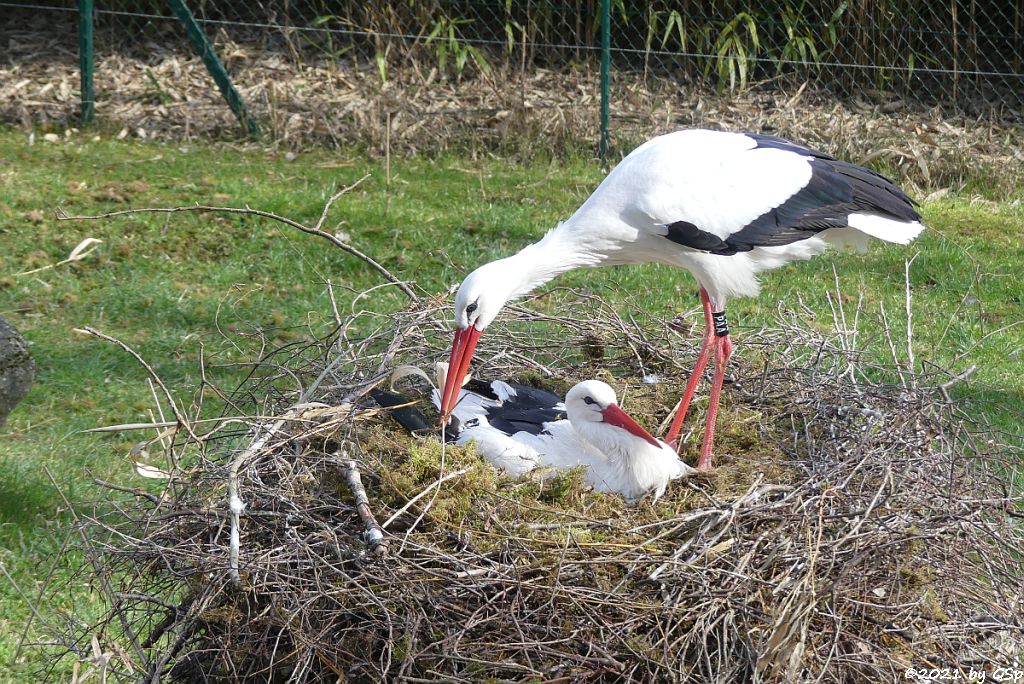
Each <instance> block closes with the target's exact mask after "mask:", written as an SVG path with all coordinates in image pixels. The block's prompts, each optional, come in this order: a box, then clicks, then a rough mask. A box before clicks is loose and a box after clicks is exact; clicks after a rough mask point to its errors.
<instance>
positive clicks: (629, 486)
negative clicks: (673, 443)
mask: <svg viewBox="0 0 1024 684" xmlns="http://www.w3.org/2000/svg"><path fill="white" fill-rule="evenodd" d="M573 427H574V428H575V429H576V433H577V434H578V435H579V436H580V438H581V439H582V440H584V441H586V442H588V443H589V444H591V445H593V446H594V447H595V448H596V449H597V450H599V451H600V452H601V453H603V454H605V456H606V457H607V459H608V462H607V467H608V474H607V475H606V476H608V477H611V478H612V479H614V481H615V482H617V483H618V486H617V489H618V491H620V492H621V493H622V494H623V495H625V496H626V498H627V499H635V498H639V497H640V496H642V495H643V494H644V493H645V492H648V491H652V490H653V491H655V492H656V496H660V495H661V492H662V491H664V489H665V485H666V484H667V483H668V481H669V480H671V479H673V478H675V477H678V476H679V475H680V474H681V471H682V470H683V469H684V468H685V466H684V465H683V464H682V463H681V462H680V461H679V459H678V458H677V457H676V455H675V453H673V452H672V450H671V449H670V448H668V447H667V446H663V447H660V448H659V447H655V446H653V445H651V444H649V443H648V442H647V441H646V440H643V439H640V438H638V437H635V436H634V435H630V434H629V433H627V432H626V431H625V430H622V429H620V428H617V427H612V426H609V425H606V424H604V423H592V422H580V423H579V424H576V423H573Z"/></svg>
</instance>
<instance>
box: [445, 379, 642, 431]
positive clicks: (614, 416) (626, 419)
mask: <svg viewBox="0 0 1024 684" xmlns="http://www.w3.org/2000/svg"><path fill="white" fill-rule="evenodd" d="M450 377H451V376H449V378H450ZM601 415H602V416H603V417H604V422H606V423H608V424H609V425H614V426H616V427H620V428H622V429H623V430H625V431H626V432H628V433H630V434H631V435H636V436H637V437H639V438H640V439H642V440H644V441H646V442H648V443H650V444H651V445H653V446H656V447H661V442H659V441H658V440H656V439H655V438H654V435H652V434H651V433H650V432H648V431H647V430H645V429H644V427H643V426H642V425H641V424H640V423H638V422H636V421H635V420H633V418H632V417H630V415H629V414H628V413H626V412H625V411H623V410H622V409H620V408H619V406H618V404H608V406H607V407H605V409H604V411H602V412H601Z"/></svg>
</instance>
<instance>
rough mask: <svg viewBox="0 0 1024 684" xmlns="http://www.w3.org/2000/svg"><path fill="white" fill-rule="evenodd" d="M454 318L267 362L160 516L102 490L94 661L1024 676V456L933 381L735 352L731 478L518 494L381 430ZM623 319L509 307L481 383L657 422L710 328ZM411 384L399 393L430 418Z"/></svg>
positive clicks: (175, 454)
mask: <svg viewBox="0 0 1024 684" xmlns="http://www.w3.org/2000/svg"><path fill="white" fill-rule="evenodd" d="M553 300H556V301H553ZM449 306H450V305H449V304H447V303H443V302H436V301H435V302H429V303H427V302H419V303H417V304H414V305H412V306H411V307H410V308H408V309H407V310H405V311H402V312H400V313H398V314H388V315H383V314H375V313H368V312H361V313H358V314H356V315H353V316H351V317H350V318H348V319H344V320H339V322H340V327H339V330H338V331H337V333H336V334H335V335H333V336H331V337H330V338H328V339H324V340H321V341H319V342H317V343H315V344H311V345H309V346H305V347H292V348H289V349H286V350H282V351H281V352H280V353H278V354H276V355H271V356H269V357H268V358H266V359H265V360H264V361H263V363H262V364H261V365H260V366H259V368H258V370H257V372H256V373H254V374H253V376H252V378H251V379H250V381H249V382H248V383H247V384H246V386H245V387H244V388H243V390H242V391H241V392H238V393H236V394H235V395H234V398H233V401H234V405H235V409H233V410H237V409H238V408H239V407H241V406H242V405H243V403H244V402H245V401H246V397H248V398H249V401H250V404H249V406H250V410H251V411H252V412H253V413H254V414H257V417H253V418H251V419H247V420H246V427H245V429H244V430H237V428H238V427H239V425H238V423H237V422H236V423H231V422H229V421H225V422H224V424H223V425H221V426H220V430H219V432H217V433H215V435H214V436H211V437H204V436H203V435H202V434H196V435H195V436H193V435H191V434H190V431H188V430H184V429H179V430H177V433H176V436H175V438H174V442H173V444H171V445H170V446H169V449H168V450H167V454H166V455H167V458H168V462H169V463H171V464H173V465H172V466H170V467H169V469H170V470H171V476H172V477H171V479H169V480H168V481H167V486H166V489H165V491H163V493H162V494H160V495H154V494H152V493H143V492H141V491H136V492H135V493H134V495H129V496H125V495H124V494H123V489H122V493H119V492H112V494H111V502H108V505H107V506H106V507H105V508H104V509H103V510H106V511H107V512H106V513H102V514H99V513H98V514H96V515H95V516H93V517H92V518H91V519H88V520H85V521H83V524H85V525H86V527H87V530H88V535H87V539H88V543H87V544H86V551H87V553H88V554H89V555H90V557H91V558H92V559H93V560H94V564H95V567H96V569H97V570H98V572H99V576H100V577H102V578H106V580H105V581H108V582H109V583H110V584H111V589H110V590H109V591H110V593H109V596H111V597H116V600H115V601H113V603H112V604H111V605H110V606H109V607H108V610H107V612H106V613H105V614H104V615H103V617H102V619H101V620H100V621H98V622H94V623H92V624H91V625H90V627H88V628H87V629H85V630H82V631H81V632H79V635H78V638H79V641H78V642H77V643H78V644H82V646H81V648H82V650H85V651H90V652H92V651H95V649H96V642H98V643H99V644H101V645H103V648H104V649H107V651H108V652H109V653H112V654H114V655H113V656H112V659H110V660H109V662H108V667H109V668H110V672H116V673H118V674H120V675H121V677H122V678H123V679H126V680H127V679H131V680H136V679H137V678H138V677H139V673H140V672H142V673H144V678H145V679H146V680H147V681H156V680H157V679H160V680H164V681H166V680H177V681H210V682H221V681H245V682H253V681H296V682H305V681H316V682H318V681H331V682H334V681H383V680H386V679H387V680H391V679H404V680H407V681H424V680H437V679H444V680H447V681H467V682H468V681H479V680H482V679H488V678H490V679H492V680H498V681H509V680H515V681H522V680H527V681H542V680H544V681H546V680H559V681H580V680H588V681H589V680H593V679H597V678H602V677H615V678H621V679H625V680H636V681H652V680H656V679H658V680H672V681H694V682H698V681H699V682H739V681H809V680H811V679H814V680H815V681H834V682H850V681H893V680H894V679H897V678H900V679H901V678H902V677H903V672H904V669H905V668H907V667H922V668H924V667H950V666H953V665H958V666H959V667H964V668H966V667H968V666H973V667H977V668H990V667H995V666H1006V665H1007V664H1009V663H1012V662H1015V661H1018V662H1019V658H1021V655H1022V652H1024V648H1022V642H1024V638H1022V633H1021V626H1020V625H1021V623H1020V611H1021V605H1020V604H1021V598H1020V597H1021V596H1022V595H1024V580H1022V577H1024V572H1022V570H1024V568H1022V567H1021V565H1022V559H1021V555H1020V549H1021V548H1022V547H1024V544H1022V541H1024V539H1022V538H1024V531H1022V530H1021V527H1020V520H1019V518H1020V511H1021V506H1020V499H1019V498H1018V497H1016V496H1015V495H1014V494H1013V493H1012V492H1011V491H1010V485H1009V484H1008V482H1010V480H1009V479H1008V478H1009V475H1008V474H1007V471H1008V470H1010V465H1009V464H1010V463H1012V462H1013V459H1018V458H1019V454H1016V455H1011V453H1010V449H1009V447H1005V446H1001V445H1000V444H999V443H998V442H997V441H994V440H992V439H990V438H989V437H987V436H985V435H981V436H979V434H978V433H977V431H976V429H975V427H972V426H970V425H968V424H966V423H965V422H964V416H963V415H962V414H960V413H958V411H957V410H956V408H955V406H954V405H952V404H951V403H949V402H944V401H940V400H939V399H937V395H936V393H935V392H933V391H931V390H926V389H923V388H925V387H926V386H928V382H929V378H926V377H922V376H914V375H912V374H910V373H909V372H908V371H907V370H906V368H905V367H903V368H901V367H899V364H896V363H889V364H888V365H883V364H881V363H878V362H877V359H875V360H874V361H873V360H872V358H871V357H868V356H866V355H865V354H863V353H860V352H857V351H855V350H853V349H851V344H850V342H851V340H852V339H853V333H852V332H851V331H850V330H847V329H845V326H844V321H843V319H842V318H841V317H840V316H838V315H837V316H836V320H835V321H832V320H827V321H815V320H812V317H811V315H810V314H809V312H801V313H794V312H791V311H782V312H780V317H779V320H780V323H779V324H778V327H776V328H773V329H766V330H760V331H741V333H740V334H739V335H738V336H737V342H738V344H739V353H738V354H737V355H736V356H735V357H734V364H733V366H732V367H731V370H732V372H733V375H732V376H731V382H730V384H729V385H727V389H726V392H725V394H724V408H723V414H722V417H721V419H720V434H719V440H718V443H717V453H716V465H717V468H716V471H715V472H714V473H713V474H712V475H710V476H707V477H703V478H698V479H693V480H691V481H688V482H686V481H682V482H681V481H676V482H674V483H672V485H671V486H670V488H669V491H668V493H667V494H666V495H665V497H664V498H662V499H661V500H659V501H658V502H657V503H656V504H653V505H652V504H651V503H650V502H649V501H643V502H641V504H640V505H638V506H636V507H629V506H627V505H626V504H625V502H624V501H623V500H622V499H621V498H619V497H617V496H612V495H605V494H600V493H596V492H592V491H588V490H587V489H586V487H585V485H584V484H583V481H582V478H581V477H580V473H578V472H570V473H535V474H533V475H532V476H530V477H527V478H524V479H521V480H514V479H510V478H508V477H506V476H504V475H502V474H501V473H499V472H497V471H495V470H494V469H493V468H492V467H490V466H489V465H488V464H486V463H485V462H484V461H483V460H482V459H481V458H480V457H479V456H477V455H476V454H474V453H473V451H472V450H471V449H462V448H457V447H452V446H448V447H446V448H445V447H442V446H441V443H440V441H439V440H438V439H437V438H436V437H415V438H414V437H410V436H408V435H406V434H405V433H403V432H401V430H400V429H399V428H397V427H396V426H395V425H394V424H393V423H392V422H391V420H390V419H389V417H388V416H387V415H386V414H384V413H383V412H381V411H380V410H377V409H375V408H374V405H373V402H372V401H370V400H369V398H368V396H367V391H368V389H369V388H370V387H371V386H372V385H374V384H379V383H382V382H385V383H386V377H387V376H388V374H389V373H390V372H391V370H392V369H393V368H395V367H396V366H397V365H399V364H414V365H418V366H421V367H425V368H429V366H430V364H432V363H433V362H434V361H435V360H438V359H441V358H444V357H445V353H446V345H447V344H448V342H449V339H450V326H449V324H448V322H447V320H446V319H447V315H448V310H449V309H448V307H449ZM549 308H550V310H552V311H562V312H565V311H578V312H579V313H577V314H575V317H574V318H562V317H555V316H553V315H551V314H549V313H547V311H548V310H549ZM628 310H632V309H631V308H630V307H629V305H628V303H627V304H626V305H622V306H617V307H613V306H611V305H610V304H608V303H607V302H605V301H603V300H601V299H599V298H596V297H593V296H590V295H585V294H581V293H578V292H572V291H566V290H556V291H555V292H553V293H549V294H548V295H545V296H544V297H542V298H538V299H535V300H532V301H531V302H528V303H527V304H525V305H523V306H521V307H512V308H510V309H509V310H508V313H507V314H506V316H505V317H504V318H503V319H502V320H500V321H499V322H498V323H496V324H495V325H494V326H493V327H492V329H491V330H489V331H488V333H487V334H486V335H484V337H483V338H482V341H481V347H480V349H479V351H478V359H479V361H478V364H477V365H476V367H475V369H474V372H475V373H476V374H477V375H479V376H482V377H505V378H508V377H515V378H519V379H520V380H524V381H527V382H539V383H542V384H544V385H545V386H547V387H549V388H554V389H556V390H558V391H563V390H564V389H565V388H566V387H568V386H569V385H570V384H571V383H572V382H574V381H576V380H577V379H580V378H585V377H594V376H601V377H604V378H605V379H609V380H610V381H611V382H612V384H613V385H614V386H615V387H616V389H617V390H618V392H619V396H620V399H621V401H622V403H623V405H624V407H625V408H626V409H627V410H630V411H631V412H632V413H633V414H634V415H637V416H638V417H640V419H641V420H642V421H644V422H646V423H647V425H648V427H650V428H652V429H656V428H657V427H658V422H659V421H661V420H663V419H665V418H666V417H667V416H668V414H669V411H670V409H671V407H672V405H673V404H674V402H675V400H676V398H677V392H678V391H679V389H680V387H681V385H682V382H683V380H685V371H686V370H687V369H688V367H689V366H690V364H692V362H693V359H694V358H695V356H696V349H695V347H694V344H693V340H694V339H697V338H699V334H698V333H697V331H691V330H690V329H689V328H690V326H691V323H692V322H693V321H695V320H696V319H695V318H688V317H684V318H680V319H677V320H675V321H655V320H644V321H642V322H640V323H638V322H636V321H634V320H633V318H632V317H631V316H628V315H624V314H620V313H617V312H625V311H628ZM861 325H863V323H861ZM888 333H889V331H886V334H888ZM896 346H898V345H896ZM894 348H895V346H894ZM894 355H895V354H894ZM655 375H656V376H657V380H656V382H653V383H652V382H651V381H652V380H653V379H654V378H653V377H652V376H655ZM417 383H420V381H419V380H418V379H416V378H405V379H402V380H401V381H399V388H400V389H401V391H402V392H403V393H406V394H407V395H408V396H409V397H410V398H411V399H416V400H419V401H420V402H421V406H422V407H423V408H424V410H425V411H429V410H430V408H429V402H426V401H425V396H426V392H427V389H428V388H426V386H425V384H423V383H420V384H417ZM932 386H934V380H932ZM696 408H697V410H696V411H695V412H694V417H691V419H690V420H689V423H690V424H693V425H696V427H695V428H694V429H695V434H694V433H691V434H689V435H687V436H686V443H685V447H684V450H685V451H686V452H687V453H688V454H689V455H690V456H691V457H692V456H693V455H695V453H696V450H697V448H698V447H699V438H700V423H701V422H702V420H701V418H702V416H703V412H702V410H701V409H702V408H703V407H702V406H701V405H699V404H698V406H697V407H696ZM695 420H696V422H695V423H694V421H695ZM232 426H233V427H232ZM203 429H204V430H209V429H210V428H209V425H208V424H204V428H203ZM232 429H236V432H235V433H234V434H231V430H232ZM193 431H194V432H195V433H199V427H197V426H193ZM350 459H351V460H350ZM354 474H360V475H361V484H362V486H365V492H366V495H367V501H365V502H362V501H361V497H357V495H356V494H355V493H356V492H359V491H360V487H359V486H358V484H359V483H355V484H356V486H355V487H353V486H352V484H353V481H354V478H353V475H354ZM233 495H234V497H236V500H235V501H234V504H235V505H234V510H235V512H236V513H237V533H238V535H239V536H238V553H237V561H236V560H235V559H234V558H233V556H232V549H231V547H232V535H233V533H234V530H235V523H234V522H233V517H234V516H233V515H232V506H231V500H232V497H233ZM360 503H361V504H362V505H358V504H360ZM241 504H244V510H242V507H241ZM360 508H361V509H362V510H360ZM371 517H375V521H374V520H371ZM1015 518H1016V520H1015ZM368 522H369V525H368V524H367V523H368ZM377 523H380V524H381V525H382V526H383V527H384V536H383V539H380V538H379V536H378V535H369V536H368V535H367V530H368V529H370V530H377V529H379V528H378V527H375V526H376V525H377ZM90 638H92V639H93V640H94V641H93V646H92V647H91V649H90V647H88V646H87V643H88V641H87V640H88V639H90ZM108 645H109V646H108ZM101 650H102V649H101Z"/></svg>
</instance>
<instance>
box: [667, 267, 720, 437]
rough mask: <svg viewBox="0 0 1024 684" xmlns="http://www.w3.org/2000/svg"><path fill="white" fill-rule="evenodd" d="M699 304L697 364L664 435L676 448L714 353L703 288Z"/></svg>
mask: <svg viewBox="0 0 1024 684" xmlns="http://www.w3.org/2000/svg"><path fill="white" fill-rule="evenodd" d="M700 302H701V304H702V305H703V306H704V341H703V342H702V343H701V346H700V354H699V355H698V356H697V363H696V365H695V366H694V367H693V373H691V374H690V380H689V381H688V382H687V383H686V389H685V390H684V391H683V398H682V399H680V400H679V404H678V405H677V408H676V415H675V417H674V418H673V419H672V424H671V425H670V426H669V428H668V433H667V434H666V435H665V441H666V442H667V443H669V444H671V445H672V446H673V447H675V446H676V439H678V438H679V431H680V430H681V429H682V427H683V419H684V418H686V411H687V410H688V409H689V408H690V402H691V401H693V393H694V392H695V391H696V390H697V383H698V382H700V379H701V377H702V376H703V375H704V369H705V368H707V365H708V361H710V360H711V354H712V353H713V352H714V342H715V327H714V322H713V321H712V318H711V298H710V297H708V292H707V290H705V289H704V288H703V287H702V288H700Z"/></svg>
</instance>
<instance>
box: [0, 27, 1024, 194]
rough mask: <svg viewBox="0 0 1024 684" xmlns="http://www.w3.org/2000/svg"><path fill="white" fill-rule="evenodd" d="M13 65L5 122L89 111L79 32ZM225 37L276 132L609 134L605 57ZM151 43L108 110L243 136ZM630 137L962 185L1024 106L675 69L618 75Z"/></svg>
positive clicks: (123, 117) (117, 85)
mask: <svg viewBox="0 0 1024 684" xmlns="http://www.w3.org/2000/svg"><path fill="white" fill-rule="evenodd" d="M8 34H9V47H10V58H9V60H8V61H6V62H5V63H4V64H0V121H8V122H13V123H17V124H21V125H22V126H24V127H25V128H32V127H33V126H41V127H42V128H43V130H53V129H56V130H57V132H58V133H60V132H62V131H63V130H64V129H65V128H67V127H69V126H71V125H73V124H74V122H75V121H76V116H77V111H78V102H77V97H78V94H77V88H78V74H77V65H76V63H75V62H74V60H63V61H62V60H60V59H59V58H57V59H55V58H54V56H55V55H60V54H62V52H61V45H62V41H65V42H66V38H64V37H62V36H59V35H53V34H52V33H41V32H40V31H39V30H38V29H31V28H26V29H18V30H14V29H9V30H8ZM219 39H220V40H219V41H218V50H219V52H220V54H221V56H222V57H223V59H224V61H225V63H226V65H227V66H228V68H229V70H230V71H231V73H232V75H233V78H234V80H235V84H236V85H237V86H238V89H239V91H240V92H241V93H242V95H243V98H244V99H245V100H246V102H247V103H248V105H249V107H250V108H251V110H252V111H253V112H254V113H255V114H256V116H257V118H258V119H259V120H260V121H261V125H262V126H263V128H264V131H265V133H266V135H265V139H264V144H266V143H271V144H280V145H285V146H289V147H305V146H309V145H318V144H325V143H326V144H331V145H337V146H351V145H357V146H362V147H365V148H367V149H369V150H370V151H372V152H379V153H382V154H383V152H384V150H385V147H386V146H390V148H391V151H392V152H394V153H403V154H413V153H430V154H435V153H438V152H442V151H445V150H452V149H455V150H459V151H470V152H472V153H484V154H485V153H490V152H495V151H497V152H500V153H501V154H504V155H510V154H511V155H518V156H520V157H530V156H535V155H537V154H549V153H551V152H554V153H560V152H565V151H578V150H580V149H585V150H587V151H588V153H589V152H590V151H591V150H592V148H593V144H594V141H595V140H597V137H598V99H599V95H598V93H599V87H598V74H597V70H596V69H593V68H581V69H576V70H567V71H549V70H545V69H534V70H531V71H527V72H525V73H523V72H520V71H518V70H516V69H514V68H509V69H507V70H503V69H501V68H499V67H498V66H497V65H496V67H495V69H494V70H493V72H492V74H491V75H480V74H478V75H476V76H473V77H467V78H466V79H464V80H462V81H461V82H458V83H457V82H455V81H454V80H451V79H449V80H446V79H443V78H441V77H440V76H438V74H437V72H436V69H432V68H431V67H430V66H429V64H420V63H419V62H417V61H416V60H414V59H408V60H406V61H405V63H404V64H403V65H392V67H391V68H390V71H389V74H388V78H387V80H386V81H382V80H381V77H380V75H379V73H378V71H377V68H376V66H375V65H373V64H371V63H365V62H364V63H363V64H361V65H359V66H355V65H353V64H352V63H351V62H350V61H343V62H341V63H340V67H337V68H336V67H335V65H334V64H332V63H330V62H329V61H327V60H325V59H323V55H318V54H315V53H314V54H308V53H307V54H304V55H299V54H298V53H296V52H291V53H289V52H286V51H274V50H269V49H267V48H266V47H265V46H263V45H256V44H239V43H235V42H231V41H230V40H228V39H227V37H226V36H223V35H221V36H219ZM168 45H170V46H171V47H168V46H165V45H158V44H155V43H150V44H147V48H146V50H145V53H144V54H143V55H138V54H130V53H126V52H113V53H109V54H105V55H101V56H100V57H98V61H97V65H96V82H97V92H98V96H97V97H98V102H97V107H96V111H97V116H98V118H99V121H100V122H101V123H102V124H103V125H104V126H106V127H108V128H113V130H114V131H120V132H119V133H118V135H122V136H132V137H144V138H155V139H159V140H179V141H180V140H193V139H199V140H208V139H210V138H228V139H237V138H238V136H239V133H238V130H239V129H238V125H237V122H236V121H235V120H234V118H233V116H232V114H231V112H230V110H229V109H228V108H227V106H226V105H225V104H224V102H223V100H222V99H221V97H220V95H219V93H218V92H217V90H216V89H215V88H214V87H213V86H212V83H211V80H210V76H209V74H208V73H207V72H206V69H205V67H204V66H203V64H202V62H201V61H200V60H199V59H198V58H197V57H195V56H194V55H193V54H192V53H190V52H188V51H187V50H178V49H174V47H173V44H171V43H168ZM611 108H612V109H611V114H612V123H613V126H612V129H613V135H614V138H615V141H616V143H617V144H618V145H619V146H620V147H621V148H622V149H623V150H626V149H629V148H630V147H632V146H633V145H635V144H636V143H638V142H640V141H642V140H644V139H646V138H648V137H650V136H651V135H654V134H656V133H661V132H666V131H670V130H675V129H679V128H685V127H701V126H707V127H713V128H724V129H729V130H749V131H757V132H770V133H775V134H778V135H782V136H784V137H789V138H792V139H794V140H799V141H802V142H805V143H808V144H811V145H813V146H816V147H818V148H820V149H822V150H824V151H826V152H829V153H833V154H836V155H838V156H841V157H843V158H846V159H850V160H851V161H855V162H858V163H869V164H872V165H875V166H879V165H880V166H882V167H885V168H887V170H888V171H889V172H891V173H893V174H898V175H899V177H901V178H902V179H905V182H910V183H914V184H916V185H917V186H918V187H917V188H912V189H914V190H916V189H918V188H931V189H937V188H954V189H955V188H957V187H958V186H959V185H960V184H962V183H964V182H965V180H966V179H970V178H972V177H978V176H980V177H981V178H982V179H987V178H990V177H991V178H996V179H999V183H1000V184H1001V185H1002V186H1003V187H1004V189H1011V188H1015V187H1018V186H1019V184H1020V182H1021V180H1022V175H1021V171H1020V169H1021V168H1024V156H1022V152H1021V150H1022V149H1024V132H1022V129H1021V126H1020V120H1021V119H1020V113H1019V112H1016V113H1015V112H1013V111H1009V110H990V111H989V112H988V114H987V116H985V117H970V116H965V115H962V114H956V113H953V112H948V111H941V110H939V109H925V108H922V107H921V106H920V105H917V104H915V103H913V102H909V101H905V100H902V99H900V98H899V97H897V96H896V95H895V94H893V93H889V92H880V91H867V92H865V93H864V94H863V96H861V97H857V98H853V99H849V100H843V101H839V100H836V99H834V98H832V97H831V96H830V95H829V94H828V93H825V92H820V91H815V90H814V88H813V87H800V88H795V87H787V86H784V85H780V84H778V83H768V84H760V85H759V86H755V87H754V88H752V89H751V90H749V91H747V92H746V93H742V94H734V95H727V96H718V95H715V94H714V93H713V92H709V90H708V89H707V88H706V87H699V86H696V85H694V84H691V83H687V82H685V81H680V80H676V79H674V78H669V77H665V76H660V77H654V76H651V77H649V78H644V77H643V76H642V75H640V74H636V73H628V72H616V74H615V83H614V91H613V97H612V103H611Z"/></svg>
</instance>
